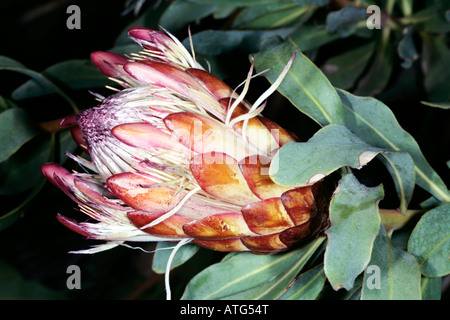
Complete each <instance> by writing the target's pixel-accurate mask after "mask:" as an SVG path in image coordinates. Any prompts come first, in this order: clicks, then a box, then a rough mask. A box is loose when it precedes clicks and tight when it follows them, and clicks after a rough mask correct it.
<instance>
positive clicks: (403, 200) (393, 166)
mask: <svg viewBox="0 0 450 320" xmlns="http://www.w3.org/2000/svg"><path fill="white" fill-rule="evenodd" d="M379 159H380V160H381V162H383V163H384V165H385V166H386V168H387V169H388V171H389V173H390V174H391V176H392V178H393V180H394V184H395V188H396V190H397V195H398V197H399V200H400V212H402V213H406V211H407V209H408V204H409V202H410V201H411V198H412V195H413V192H414V186H415V184H416V176H415V171H414V160H413V159H412V157H411V156H410V155H409V153H406V152H384V153H382V154H381V155H380V157H379Z"/></svg>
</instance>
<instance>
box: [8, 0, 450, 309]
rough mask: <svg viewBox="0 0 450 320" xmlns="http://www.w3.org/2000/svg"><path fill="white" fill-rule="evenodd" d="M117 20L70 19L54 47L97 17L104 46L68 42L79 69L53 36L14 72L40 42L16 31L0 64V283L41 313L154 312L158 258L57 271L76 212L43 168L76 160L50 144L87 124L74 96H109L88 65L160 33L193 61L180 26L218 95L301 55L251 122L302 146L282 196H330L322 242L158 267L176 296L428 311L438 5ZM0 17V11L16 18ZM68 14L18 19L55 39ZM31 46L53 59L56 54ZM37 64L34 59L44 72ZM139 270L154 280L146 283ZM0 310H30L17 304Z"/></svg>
mask: <svg viewBox="0 0 450 320" xmlns="http://www.w3.org/2000/svg"><path fill="white" fill-rule="evenodd" d="M23 2H26V1H23ZM108 4H109V2H108ZM127 5H128V7H127V8H125V9H124V8H117V7H114V8H111V9H110V10H104V13H103V14H102V15H100V13H98V10H101V9H97V16H95V15H92V14H91V12H92V11H95V8H94V7H92V5H87V4H86V5H84V4H83V3H82V4H81V6H80V7H81V12H82V15H83V16H84V14H86V16H87V17H88V18H89V19H85V20H83V21H88V22H87V23H86V26H85V25H82V31H78V30H71V31H67V30H65V31H64V32H63V35H64V36H67V37H69V39H70V37H71V36H74V35H76V33H77V32H79V33H81V32H87V33H88V34H89V33H94V31H95V30H94V29H95V27H93V26H94V24H93V23H91V22H89V21H90V19H91V20H94V19H100V17H101V18H103V17H104V16H106V15H109V17H108V18H106V19H108V22H107V23H105V24H104V26H103V27H102V30H101V32H98V31H95V32H97V33H96V35H99V34H101V35H107V36H105V37H104V38H102V37H98V36H95V37H92V38H88V39H90V40H91V41H86V42H84V41H82V40H80V38H79V37H78V36H74V38H73V39H75V40H78V42H75V43H74V44H72V45H73V46H74V47H77V48H78V47H82V50H81V49H80V50H79V52H76V53H75V55H73V54H69V53H67V54H64V50H65V49H64V47H62V46H60V44H59V43H58V39H56V37H52V36H51V32H52V31H50V34H49V33H47V37H50V38H52V39H51V41H48V42H47V43H44V44H43V45H42V46H41V47H39V48H36V47H33V48H27V50H28V51H29V50H32V51H31V52H32V53H33V54H31V55H30V57H28V58H27V56H26V55H23V54H19V51H20V50H23V49H22V48H23V47H22V46H23V45H24V44H25V45H27V41H28V40H29V41H31V43H32V41H33V37H34V36H35V34H36V33H37V31H36V32H33V31H31V30H28V29H26V28H25V29H24V30H25V31H24V34H23V37H22V39H16V40H17V43H14V44H13V43H11V44H10V46H9V48H8V50H7V52H5V53H3V54H4V55H2V56H0V71H1V77H2V79H3V80H2V83H5V86H4V87H3V88H2V91H1V92H0V111H1V113H0V142H1V145H2V148H1V150H0V161H1V162H0V170H1V172H0V176H1V177H2V179H1V184H0V195H1V197H2V200H3V203H5V205H4V206H3V207H2V212H1V215H0V230H1V232H0V237H1V240H2V242H3V243H4V244H5V243H8V244H9V245H8V246H5V248H2V249H1V252H2V255H3V256H4V258H3V259H2V260H7V261H8V262H9V264H6V263H3V262H2V263H1V264H0V269H1V271H2V272H8V273H13V271H12V269H11V268H12V267H11V265H13V266H14V267H15V268H17V270H19V271H20V272H21V273H22V275H23V277H24V278H25V279H26V281H27V283H23V284H22V285H23V286H28V285H29V283H28V282H29V281H30V279H32V280H33V281H35V282H40V284H42V285H45V286H46V287H47V288H51V289H52V292H50V293H49V292H48V290H47V288H41V287H36V288H37V289H36V290H38V291H33V292H38V293H39V294H41V296H40V297H41V298H49V299H54V298H55V297H58V298H105V297H107V298H114V299H116V298H119V299H121V298H139V299H160V298H162V297H164V286H163V277H162V276H161V273H164V272H165V265H166V262H167V259H168V257H169V253H170V248H169V249H168V250H165V249H167V248H168V247H170V246H171V245H170V244H169V243H161V244H159V245H158V246H157V247H156V249H157V251H156V253H155V254H151V253H143V252H142V251H139V250H130V249H129V248H118V249H114V250H115V252H114V253H112V252H106V253H99V254H97V255H94V256H93V257H86V256H73V255H70V254H67V251H70V250H74V249H79V248H80V247H82V246H86V243H87V242H86V241H84V240H82V239H79V237H78V236H77V235H73V234H72V233H71V232H70V231H67V230H63V228H62V227H60V226H59V225H57V224H56V223H54V220H55V219H54V215H55V214H56V213H57V211H59V210H66V211H70V210H71V206H72V204H71V203H70V202H69V200H67V199H65V198H64V197H63V196H62V195H61V194H59V193H58V191H57V190H54V188H51V187H50V186H48V185H47V184H46V183H45V181H44V180H43V177H41V173H40V170H39V168H40V166H41V165H42V164H43V163H45V162H49V161H52V162H59V163H63V162H64V161H68V160H67V158H66V157H65V155H64V153H65V151H66V150H67V151H70V152H75V151H76V145H75V144H74V143H73V142H72V141H71V137H70V133H69V132H68V131H66V130H61V129H59V127H58V123H59V119H61V118H62V117H64V116H66V115H68V114H71V113H76V112H78V111H79V110H81V109H84V108H87V107H90V106H93V105H94V104H95V100H94V99H93V98H92V97H91V96H90V95H89V94H88V90H91V91H95V92H98V93H100V94H105V95H106V94H109V93H110V92H111V91H110V90H109V89H105V86H110V87H113V86H114V84H113V83H111V81H108V79H106V78H105V77H104V76H103V75H102V74H100V72H99V71H97V70H96V68H95V67H94V66H93V65H92V64H91V63H90V62H89V60H88V52H89V51H95V50H104V49H105V48H109V49H108V51H111V52H116V53H130V52H136V51H137V50H139V49H138V48H137V47H136V46H135V45H134V44H132V42H131V41H129V40H128V39H127V38H126V30H128V28H129V27H130V26H144V27H148V28H154V29H157V28H158V25H161V26H162V27H164V28H165V29H167V30H168V31H170V32H172V33H174V34H175V35H176V36H178V37H179V38H180V39H185V40H184V42H183V43H184V44H185V45H186V46H187V47H188V48H189V47H190V42H189V39H188V37H187V28H188V26H189V27H190V30H191V33H192V42H193V44H194V49H195V52H196V55H197V60H198V61H201V62H202V63H203V62H204V65H205V66H206V67H210V68H211V72H212V73H214V74H216V75H218V76H219V77H221V78H223V79H224V80H225V81H227V82H228V83H230V84H234V85H238V84H239V83H240V82H241V81H242V80H243V79H245V76H246V73H247V72H248V69H249V63H250V62H249V61H250V60H251V58H252V59H254V62H255V68H256V69H257V72H261V71H263V70H266V72H265V73H264V76H263V77H258V78H255V79H253V80H252V83H253V86H252V90H254V92H255V94H258V92H261V91H262V89H263V88H265V87H267V86H268V85H269V84H270V82H273V81H274V80H275V79H276V77H277V75H278V74H279V73H280V71H281V70H282V68H283V67H284V66H285V64H286V63H287V61H288V60H289V57H290V56H292V54H293V53H294V52H295V51H296V50H297V51H298V53H297V56H296V59H295V60H294V63H293V65H292V67H291V69H290V71H289V73H288V74H287V76H286V78H285V79H284V81H283V82H282V84H281V85H280V87H279V89H278V92H277V93H276V94H274V95H273V96H272V97H270V98H269V103H268V107H267V109H266V110H265V112H267V116H268V117H269V118H273V119H274V120H276V121H277V122H279V123H280V124H282V125H284V126H286V127H288V128H289V129H290V130H292V131H293V132H295V133H296V134H297V135H298V136H299V137H300V138H301V139H302V140H303V141H305V142H299V143H289V144H287V145H286V146H284V147H283V148H282V149H281V150H280V152H279V154H278V155H277V157H278V160H279V161H274V163H276V166H275V164H273V165H272V167H271V174H272V177H273V179H274V180H275V181H276V182H277V183H280V184H283V185H299V184H306V183H311V182H313V181H316V180H318V179H322V178H324V177H328V178H333V179H336V181H337V182H336V190H335V193H334V196H333V199H332V201H331V204H330V208H329V210H330V221H331V227H330V228H329V229H328V230H327V231H326V232H325V234H324V235H323V236H320V237H318V238H317V239H313V240H311V241H310V242H308V243H306V244H304V245H303V246H301V247H299V248H297V249H295V250H292V251H289V252H286V253H279V254H276V255H272V256H258V255H251V254H248V253H230V254H227V255H225V254H222V253H217V252H211V251H207V250H205V249H200V248H198V247H196V246H195V245H186V246H183V247H181V248H180V250H179V251H178V252H177V255H176V256H175V261H174V263H173V264H172V269H173V271H172V273H171V274H172V275H171V284H172V290H173V292H174V294H173V296H174V297H175V298H180V299H283V300H284V299H288V300H291V299H321V298H332V299H350V298H351V299H355V298H357V299H440V298H441V292H440V289H441V288H440V283H441V279H442V278H443V277H445V276H447V275H448V274H449V271H450V270H449V269H450V263H449V260H448V255H449V252H450V240H449V232H450V221H449V215H450V207H449V202H450V193H449V190H448V189H447V187H446V184H445V183H444V178H443V176H444V175H446V176H447V177H448V168H447V167H446V165H445V164H446V161H447V160H448V156H449V155H448V153H447V154H446V151H448V150H449V144H448V142H449V137H448V123H449V122H448V120H449V115H448V110H447V109H448V106H449V104H450V87H449V83H450V69H449V68H448V65H449V64H450V51H449V48H448V40H449V38H448V35H449V31H450V16H449V12H450V4H449V3H448V1H439V0H434V1H412V0H401V1H400V0H398V1H395V0H386V1H372V0H359V1H346V0H341V1H326V0H291V1H282V0H252V1H239V0H229V1H219V0H189V1H181V0H175V1H156V2H153V1H147V2H145V1H134V2H133V1H128V2H127ZM370 5H378V6H379V7H380V8H381V20H380V21H381V22H380V23H381V29H370V28H368V26H367V24H366V20H367V18H368V15H367V11H366V8H367V7H368V6H370ZM1 6H3V7H6V9H11V8H12V7H13V5H12V1H6V2H5V4H2V5H1ZM64 9H65V8H62V7H59V9H55V10H53V11H49V12H46V13H45V11H44V13H42V12H41V13H39V14H41V16H39V15H38V13H37V12H39V11H30V12H28V16H26V17H28V19H30V20H33V19H36V20H37V21H43V20H49V21H53V22H48V21H47V24H50V26H51V23H56V24H58V23H59V28H65V26H64V25H63V24H62V23H61V21H63V20H64V19H65V18H66V17H67V15H65V13H64ZM138 9H140V10H138ZM49 10H50V9H49ZM121 10H125V11H126V13H127V14H126V15H121V14H120V12H121ZM4 11H5V10H4ZM30 15H31V16H30ZM33 15H36V16H33ZM369 16H370V14H369ZM49 17H50V19H48V18H49ZM55 17H56V18H55ZM61 17H62V18H61ZM22 18H23V16H22ZM52 18H53V19H52ZM111 19H112V20H111ZM60 20H61V21H60ZM21 21H23V19H22V20H21ZM55 21H56V22H55ZM13 22H14V21H13ZM22 23H23V22H22ZM30 24H31V23H30ZM111 24H114V29H112V27H111V28H110V27H109V26H110V25H111ZM48 28H49V30H51V29H50V28H51V27H48ZM47 31H48V30H47ZM54 32H56V31H54ZM58 35H59V36H60V35H61V34H58ZM70 41H72V40H69V42H70ZM50 42H52V44H50ZM45 45H49V46H53V47H52V48H58V49H57V51H58V54H54V52H52V51H51V50H49V49H47V48H46V47H45ZM14 47H16V48H14ZM36 53H40V54H41V55H45V56H46V59H42V61H43V63H44V64H40V63H39V59H40V58H39V55H37V54H36ZM16 54H17V55H16ZM27 59H28V60H27ZM42 61H41V62H42ZM27 65H30V67H28V66H27ZM267 69H268V70H267ZM36 70H41V71H36ZM297 111H300V112H297ZM446 135H447V136H446ZM75 214H76V213H75ZM11 244H14V245H11ZM6 247H7V248H6ZM141 247H142V248H145V249H146V250H150V251H151V250H154V249H155V247H154V246H152V245H148V244H141ZM150 261H153V262H152V268H153V271H149V270H147V269H148V267H149V266H150ZM10 264H11V265H10ZM70 264H77V265H79V266H80V267H81V269H82V270H83V290H81V291H80V292H78V291H70V290H67V288H66V286H65V279H66V278H67V274H66V267H67V266H68V265H70ZM143 266H144V267H143ZM144 269H145V270H144ZM377 276H379V278H377ZM13 281H14V283H16V282H17V281H19V280H18V275H17V274H16V273H15V272H14V276H13V277H11V279H10V280H9V282H10V285H11V286H13ZM36 286H39V284H36ZM377 286H379V287H377ZM16 287H17V286H16ZM111 289H112V290H111ZM54 291H55V292H57V293H58V294H57V295H56V296H55V292H54ZM344 291H346V292H347V294H343V292H344ZM41 292H42V293H41ZM36 294H37V293H36ZM446 294H447V295H448V292H446V291H444V295H446ZM2 295H3V296H2V298H6V299H8V298H16V297H17V295H19V297H20V298H25V299H27V298H33V297H34V296H33V295H31V294H30V293H28V294H27V295H20V292H15V291H14V292H13V291H11V294H10V295H9V296H8V295H6V296H5V293H4V292H2ZM444 297H445V296H444Z"/></svg>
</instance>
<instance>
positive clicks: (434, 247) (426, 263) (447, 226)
mask: <svg viewBox="0 0 450 320" xmlns="http://www.w3.org/2000/svg"><path fill="white" fill-rule="evenodd" d="M408 251H409V252H411V253H412V254H414V255H415V256H416V257H417V259H418V260H419V264H420V266H421V268H422V273H423V274H424V275H426V276H428V277H442V276H445V275H447V274H449V273H450V260H449V252H450V203H445V204H442V205H440V206H439V207H437V208H434V209H432V210H430V211H428V212H427V213H425V214H424V215H423V216H422V218H421V219H420V220H419V222H418V223H417V225H416V227H415V228H414V230H413V232H412V234H411V237H410V238H409V242H408Z"/></svg>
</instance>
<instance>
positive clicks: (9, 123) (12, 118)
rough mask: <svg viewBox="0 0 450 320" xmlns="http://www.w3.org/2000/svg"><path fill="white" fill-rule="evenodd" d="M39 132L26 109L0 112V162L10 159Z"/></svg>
mask: <svg viewBox="0 0 450 320" xmlns="http://www.w3.org/2000/svg"><path fill="white" fill-rule="evenodd" d="M37 134H38V131H37V130H36V129H35V128H34V126H33V125H32V123H31V121H30V119H29V118H28V116H27V113H26V111H25V110H23V109H19V108H13V109H8V110H5V111H3V112H2V113H0V145H1V146H2V148H1V149H0V162H2V161H5V160H6V159H8V158H9V157H10V156H11V155H13V154H14V153H15V152H16V151H17V150H19V149H20V147H21V146H22V145H24V144H25V143H26V142H27V141H29V140H30V139H31V138H33V137H34V136H36V135H37Z"/></svg>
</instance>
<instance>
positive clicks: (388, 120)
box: [338, 90, 450, 201]
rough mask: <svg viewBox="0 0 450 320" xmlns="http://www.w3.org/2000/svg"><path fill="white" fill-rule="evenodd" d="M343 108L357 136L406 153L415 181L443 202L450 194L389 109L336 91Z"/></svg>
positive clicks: (377, 101) (369, 98) (375, 101)
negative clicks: (414, 174)
mask: <svg viewBox="0 0 450 320" xmlns="http://www.w3.org/2000/svg"><path fill="white" fill-rule="evenodd" d="M338 93H339V96H340V97H341V100H342V103H343V106H344V110H345V118H346V121H345V125H346V127H347V128H349V129H350V130H351V131H352V132H353V133H354V134H355V135H356V136H358V138H360V139H362V140H364V141H365V142H366V143H368V144H369V145H371V146H374V147H377V148H382V149H385V150H392V151H399V152H407V153H409V154H410V155H411V157H412V158H413V160H414V170H415V172H416V183H417V184H418V185H419V186H420V187H422V188H424V189H425V190H427V191H428V192H430V193H431V194H432V195H434V196H435V197H436V198H438V199H441V200H443V201H450V194H449V191H448V190H447V187H446V186H445V184H444V182H443V181H442V179H441V178H440V177H439V175H438V174H437V173H436V172H435V171H434V170H433V168H431V166H430V165H429V163H428V162H427V160H426V159H425V157H424V156H423V154H422V152H421V150H420V147H419V145H418V144H417V142H416V141H415V140H414V138H413V137H412V136H411V135H410V134H409V133H408V132H406V131H405V130H404V129H403V128H402V127H401V126H400V124H399V123H398V122H397V119H396V118H395V116H394V114H393V113H392V111H391V110H390V109H389V108H388V107H387V106H386V105H385V104H383V103H382V102H381V101H379V100H377V99H375V98H371V97H358V96H355V95H352V94H350V93H348V92H345V91H343V90H338Z"/></svg>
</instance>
